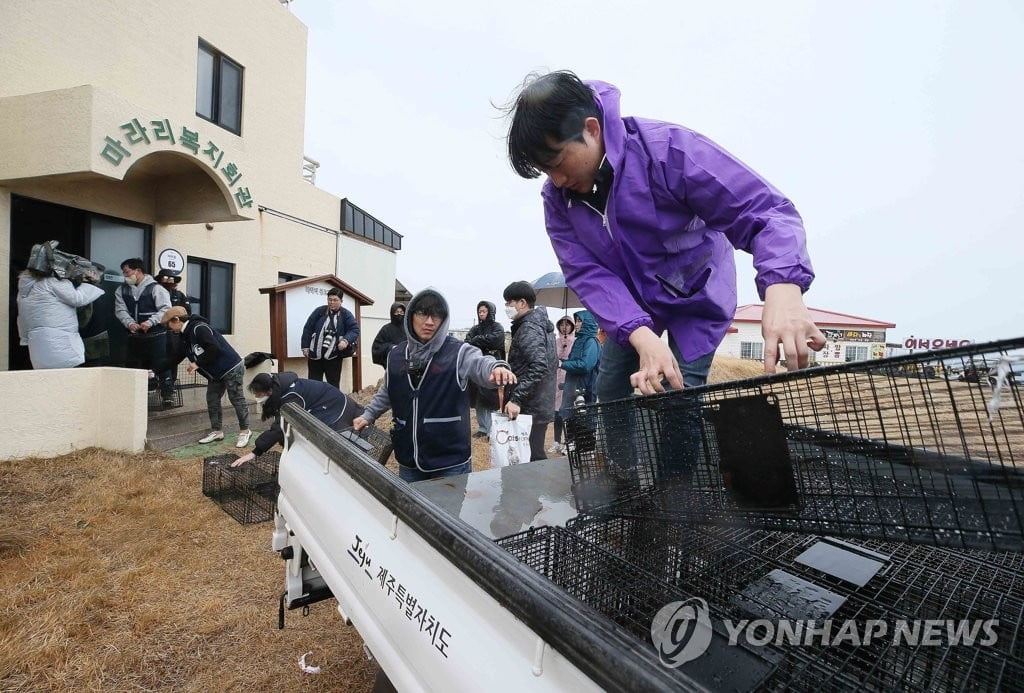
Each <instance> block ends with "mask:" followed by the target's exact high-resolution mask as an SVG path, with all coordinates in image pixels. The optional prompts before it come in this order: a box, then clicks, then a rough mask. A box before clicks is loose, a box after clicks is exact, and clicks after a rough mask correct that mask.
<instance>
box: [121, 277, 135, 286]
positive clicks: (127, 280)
mask: <svg viewBox="0 0 1024 693" xmlns="http://www.w3.org/2000/svg"><path fill="white" fill-rule="evenodd" d="M124 283H125V284H127V285H128V286H135V285H136V284H137V283H138V280H137V279H136V278H135V275H134V274H133V275H131V276H130V277H125V278H124Z"/></svg>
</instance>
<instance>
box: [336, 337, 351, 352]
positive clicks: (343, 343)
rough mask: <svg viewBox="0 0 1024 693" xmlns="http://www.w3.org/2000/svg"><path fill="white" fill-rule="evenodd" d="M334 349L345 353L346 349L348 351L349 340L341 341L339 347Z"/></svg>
mask: <svg viewBox="0 0 1024 693" xmlns="http://www.w3.org/2000/svg"><path fill="white" fill-rule="evenodd" d="M334 348H335V349H336V350H337V351H345V349H348V340H347V339H339V340H338V343H337V345H335V347H334Z"/></svg>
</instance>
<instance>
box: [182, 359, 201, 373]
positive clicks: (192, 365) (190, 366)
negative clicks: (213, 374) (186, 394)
mask: <svg viewBox="0 0 1024 693" xmlns="http://www.w3.org/2000/svg"><path fill="white" fill-rule="evenodd" d="M185 370H186V371H187V372H188V373H189V374H192V373H195V372H196V371H198V370H199V364H197V363H192V362H191V361H190V362H189V364H188V367H187V368H186V369H185Z"/></svg>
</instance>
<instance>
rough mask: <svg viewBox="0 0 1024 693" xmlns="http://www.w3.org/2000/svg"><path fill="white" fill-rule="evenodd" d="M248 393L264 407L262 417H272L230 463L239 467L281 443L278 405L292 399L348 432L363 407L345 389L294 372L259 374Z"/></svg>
mask: <svg viewBox="0 0 1024 693" xmlns="http://www.w3.org/2000/svg"><path fill="white" fill-rule="evenodd" d="M249 392H251V393H252V395H253V397H255V398H256V402H257V403H258V404H260V405H262V407H263V416H262V418H263V420H264V421H266V420H268V419H273V423H272V424H271V425H270V428H269V429H267V430H266V431H264V432H263V433H261V434H260V435H259V437H257V438H256V443H255V444H254V445H253V448H252V452H248V453H246V454H245V455H242V456H241V457H239V458H238V459H237V460H235V461H234V462H232V463H231V466H232V467H241V466H242V465H243V464H245V463H246V462H251V461H252V460H254V459H256V458H257V457H259V456H260V455H262V454H263V453H265V452H266V451H267V450H269V449H270V448H272V447H274V446H275V445H284V430H283V429H282V428H281V422H280V417H279V416H278V414H279V413H280V412H281V407H283V406H284V405H285V404H288V403H289V402H294V403H295V404H297V405H299V406H300V407H302V408H303V409H305V410H306V411H308V412H309V413H310V414H312V415H313V416H315V417H316V418H317V419H318V420H319V421H322V422H323V423H325V424H327V425H328V426H330V427H331V428H332V429H334V430H335V431H339V432H341V431H347V430H349V429H351V428H352V421H353V420H354V419H355V418H356V417H357V416H359V415H360V414H362V413H363V407H362V405H360V404H359V403H358V402H356V401H355V400H353V399H352V398H351V397H348V396H347V395H346V394H345V393H344V392H342V391H341V390H339V389H338V388H336V387H333V386H332V385H330V384H329V383H325V382H324V381H322V380H308V379H306V378H300V377H299V376H298V375H296V374H295V373H291V372H289V371H285V372H284V373H259V374H257V375H256V377H254V378H253V379H252V382H251V383H249Z"/></svg>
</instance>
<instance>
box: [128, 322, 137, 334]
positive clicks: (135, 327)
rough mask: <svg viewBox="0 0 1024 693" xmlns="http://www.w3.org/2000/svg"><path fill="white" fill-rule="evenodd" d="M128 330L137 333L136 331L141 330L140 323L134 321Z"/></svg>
mask: <svg viewBox="0 0 1024 693" xmlns="http://www.w3.org/2000/svg"><path fill="white" fill-rule="evenodd" d="M128 331H129V332H131V333H132V334H135V333H136V332H138V331H139V323H137V322H133V323H131V324H130V325H128Z"/></svg>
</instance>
